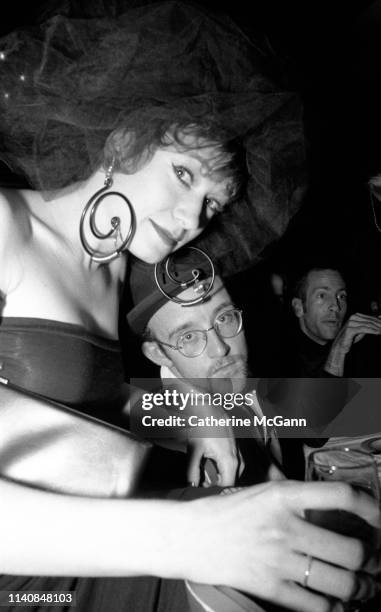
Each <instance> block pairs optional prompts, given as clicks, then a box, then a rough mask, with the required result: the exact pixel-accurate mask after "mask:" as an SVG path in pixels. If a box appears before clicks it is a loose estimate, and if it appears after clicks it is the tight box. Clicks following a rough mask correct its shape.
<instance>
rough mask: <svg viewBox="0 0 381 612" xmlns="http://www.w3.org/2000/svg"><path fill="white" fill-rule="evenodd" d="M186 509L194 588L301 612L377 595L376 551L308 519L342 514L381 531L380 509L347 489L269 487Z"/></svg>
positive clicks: (294, 485) (323, 485)
mask: <svg viewBox="0 0 381 612" xmlns="http://www.w3.org/2000/svg"><path fill="white" fill-rule="evenodd" d="M186 506H187V507H186V510H185V512H187V513H188V512H189V513H190V514H191V515H190V516H187V517H186V519H187V522H188V523H189V525H192V530H191V540H192V543H193V544H192V550H193V552H194V554H195V555H196V558H197V562H196V559H194V560H193V561H192V555H190V559H189V558H188V559H187V560H184V561H185V563H186V567H185V568H184V570H183V571H184V574H185V577H187V578H190V579H191V580H193V581H194V582H201V583H209V584H223V585H229V586H231V587H233V588H236V589H239V590H241V591H244V592H247V593H250V594H251V595H253V596H256V597H259V598H261V599H264V600H268V601H271V602H273V603H275V604H277V605H280V606H285V607H287V608H289V609H291V610H299V611H303V612H316V611H318V610H319V611H320V610H321V611H328V610H333V609H334V608H333V600H341V601H348V600H350V599H353V598H355V599H367V598H369V597H372V596H373V595H374V592H375V580H374V577H375V575H376V573H377V570H378V569H379V559H377V552H376V546H375V549H374V551H372V552H371V554H366V553H365V550H364V544H363V543H362V542H361V541H360V540H358V539H356V537H355V535H356V534H351V537H347V536H344V535H340V534H338V533H335V532H333V531H329V530H328V529H323V528H321V527H318V526H317V525H313V524H312V523H309V522H308V521H307V520H306V519H305V510H307V509H312V508H314V509H317V510H330V509H338V510H344V511H346V512H351V513H354V514H357V515H359V516H360V517H361V518H363V519H364V520H366V521H367V522H368V523H369V524H370V525H372V526H373V527H374V528H375V530H379V528H380V511H379V508H378V504H377V503H376V502H375V501H374V500H373V499H372V498H370V497H369V496H368V495H366V494H364V493H362V492H360V491H355V490H354V489H352V488H351V487H350V486H349V485H348V484H346V483H338V482H335V483H326V482H322V483H317V482H313V483H297V482H292V481H285V482H278V483H266V484H263V485H256V486H254V487H249V488H247V489H243V490H241V491H239V492H237V493H232V494H231V495H226V496H217V497H215V496H213V497H208V498H207V499H200V500H197V501H193V502H189V505H188V504H187V505H186ZM192 516H193V517H197V519H196V521H194V522H193V521H192ZM221 534H224V536H223V537H221ZM182 545H183V546H184V542H182ZM373 553H374V554H373ZM188 563H189V565H188ZM307 571H309V574H308V575H307V577H306V572H307ZM337 609H342V608H337Z"/></svg>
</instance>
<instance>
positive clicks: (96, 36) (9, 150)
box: [0, 0, 305, 273]
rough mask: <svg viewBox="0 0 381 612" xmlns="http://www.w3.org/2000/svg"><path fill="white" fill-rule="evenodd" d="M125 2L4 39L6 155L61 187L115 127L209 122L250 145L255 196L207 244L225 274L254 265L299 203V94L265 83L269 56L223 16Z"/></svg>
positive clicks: (0, 96) (0, 92) (1, 146)
mask: <svg viewBox="0 0 381 612" xmlns="http://www.w3.org/2000/svg"><path fill="white" fill-rule="evenodd" d="M98 4H99V3H98ZM121 4H122V5H123V7H124V8H125V9H126V12H124V13H123V14H122V15H118V16H117V17H115V18H113V17H110V16H105V17H98V16H97V17H96V18H87V19H76V18H68V17H64V16H56V17H54V18H52V19H50V20H48V21H47V22H46V23H44V24H42V25H40V26H39V27H36V28H34V29H32V30H28V31H19V32H15V33H12V34H10V35H8V36H6V37H5V38H3V39H1V40H0V123H1V128H0V132H1V133H0V159H1V160H3V161H4V162H5V163H7V164H8V165H9V166H10V167H11V168H12V169H13V170H14V171H15V172H18V173H21V174H22V175H23V176H24V177H26V178H27V179H28V181H29V183H30V184H31V185H32V186H33V187H36V188H38V189H42V190H54V189H60V188H63V187H65V186H69V185H71V184H72V183H74V182H76V181H80V180H84V179H86V178H87V177H89V176H90V175H91V173H92V172H93V171H94V170H95V169H97V168H99V166H100V164H101V163H102V161H103V156H104V147H105V142H106V140H107V137H108V136H109V135H110V133H112V132H113V131H114V130H117V129H126V130H127V131H130V129H132V128H136V127H137V126H138V127H139V133H140V135H143V137H144V135H145V134H146V133H147V138H148V136H149V135H150V133H151V131H152V126H155V125H156V123H155V121H159V122H160V121H161V120H162V118H163V117H164V118H165V119H167V118H169V119H170V120H171V121H173V122H174V124H176V122H178V123H179V124H182V125H183V124H184V123H186V122H187V121H189V122H197V123H203V122H207V123H209V122H211V123H212V125H213V126H216V127H218V128H222V129H223V130H225V129H226V139H227V140H229V141H230V140H231V139H233V140H234V139H238V140H239V141H240V142H241V144H243V148H244V151H245V156H246V166H247V171H248V189H247V191H246V193H245V194H243V196H242V198H241V200H239V201H237V202H235V203H234V204H233V205H232V206H231V207H230V210H228V211H226V213H225V212H224V214H223V215H221V216H220V217H221V218H220V219H219V220H217V221H214V220H213V222H212V224H211V226H210V228H208V235H205V240H204V242H203V243H200V245H201V247H202V248H206V249H207V250H208V252H209V253H210V254H211V256H212V257H213V260H217V259H219V260H220V261H221V264H222V265H223V266H224V272H225V273H233V272H235V271H238V270H239V269H242V268H243V267H247V266H248V265H250V264H251V263H253V261H255V259H256V257H257V255H258V253H260V252H261V251H262V249H263V248H264V247H265V246H266V245H267V244H268V243H269V242H271V241H272V240H274V239H276V238H278V237H280V236H281V235H282V233H283V232H284V231H285V229H286V227H287V224H288V222H289V220H290V218H291V217H292V216H293V214H294V213H295V212H296V211H297V210H298V208H299V206H300V203H301V195H302V193H303V184H304V181H305V173H304V168H305V163H304V162H305V146H304V137H303V124H302V108H301V104H300V100H299V97H298V96H297V95H296V94H295V93H294V92H287V91H284V88H283V86H281V87H280V86H278V85H276V84H274V83H272V82H271V81H270V80H269V79H268V78H267V76H266V75H265V74H264V57H265V54H264V52H263V50H262V49H258V46H257V45H256V44H255V42H254V41H251V40H250V38H249V37H248V36H247V35H246V34H244V33H243V32H242V31H241V30H240V29H239V27H237V25H236V24H235V23H234V22H233V21H232V20H231V19H230V18H229V17H227V16H224V15H223V14H222V13H221V12H218V13H217V12H216V13H215V14H211V13H210V12H208V11H205V10H203V9H202V8H200V7H197V6H195V5H192V4H188V3H186V2H154V3H152V4H150V5H149V4H147V5H146V4H145V5H144V6H142V7H139V6H138V7H136V1H134V0H131V1H130V2H129V1H127V0H126V1H124V2H122V3H121ZM126 195H128V194H126Z"/></svg>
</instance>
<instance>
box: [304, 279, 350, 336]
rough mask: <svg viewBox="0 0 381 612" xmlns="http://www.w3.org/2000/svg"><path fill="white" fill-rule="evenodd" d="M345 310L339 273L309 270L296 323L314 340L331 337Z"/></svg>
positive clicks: (345, 300) (344, 295)
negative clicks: (301, 309)
mask: <svg viewBox="0 0 381 612" xmlns="http://www.w3.org/2000/svg"><path fill="white" fill-rule="evenodd" d="M346 312H347V292H346V286H345V282H344V280H343V278H342V276H341V275H340V274H339V272H337V271H336V270H313V271H311V272H310V273H309V274H308V277H307V282H306V290H305V300H304V302H303V314H302V315H301V316H300V317H299V323H300V327H301V329H302V330H303V331H304V333H305V334H306V335H307V336H309V337H310V338H311V339H312V340H314V341H315V342H318V343H319V344H325V343H326V342H328V341H329V340H333V339H334V338H335V337H336V336H337V334H338V332H339V330H340V328H341V326H342V324H343V320H344V317H345V314H346Z"/></svg>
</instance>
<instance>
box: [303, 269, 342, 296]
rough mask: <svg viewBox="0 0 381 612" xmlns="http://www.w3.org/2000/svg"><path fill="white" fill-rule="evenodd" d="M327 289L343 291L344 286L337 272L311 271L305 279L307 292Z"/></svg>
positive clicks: (327, 270)
mask: <svg viewBox="0 0 381 612" xmlns="http://www.w3.org/2000/svg"><path fill="white" fill-rule="evenodd" d="M323 287H327V288H330V289H336V290H337V289H345V288H346V284H345V281H344V279H343V277H342V276H341V274H340V272H338V270H330V269H329V268H327V269H326V270H311V272H309V273H308V277H307V291H308V292H312V291H315V290H316V289H319V288H323Z"/></svg>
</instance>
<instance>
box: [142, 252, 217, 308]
mask: <svg viewBox="0 0 381 612" xmlns="http://www.w3.org/2000/svg"><path fill="white" fill-rule="evenodd" d="M184 249H189V250H190V251H196V252H197V253H199V254H201V256H203V257H204V258H205V261H206V263H208V264H209V267H210V278H209V279H208V280H207V281H205V280H204V281H202V280H201V279H200V276H201V271H200V269H198V268H197V267H192V269H191V270H190V278H188V279H184V280H182V281H179V280H177V279H176V278H175V276H174V275H173V274H172V272H171V270H170V268H169V266H170V264H171V263H172V260H173V258H174V257H175V256H174V255H169V256H168V257H167V258H166V259H165V260H164V261H163V262H160V263H158V264H156V265H155V268H154V275H155V282H156V285H157V288H158V289H159V291H160V292H161V293H162V294H163V295H164V297H165V298H166V299H167V300H169V301H170V302H174V303H175V304H180V305H181V306H194V305H195V304H199V303H200V302H203V301H204V300H205V298H206V297H207V295H208V294H209V293H210V291H211V290H212V287H213V284H214V279H215V276H216V272H215V269H214V265H213V262H212V260H211V259H210V257H209V255H207V254H206V253H205V251H203V250H202V249H199V248H198V247H191V246H188V247H184ZM175 255H176V254H175ZM160 266H162V267H163V268H164V272H165V274H166V275H167V276H168V278H169V279H170V280H171V281H172V283H174V284H176V285H178V286H179V288H181V289H182V290H185V289H188V287H193V291H194V292H195V293H196V294H198V296H197V297H196V298H194V299H193V300H182V299H180V298H178V297H176V296H174V295H170V294H169V293H167V292H166V291H165V290H164V289H163V287H162V286H161V284H160V281H159V267H160Z"/></svg>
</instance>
